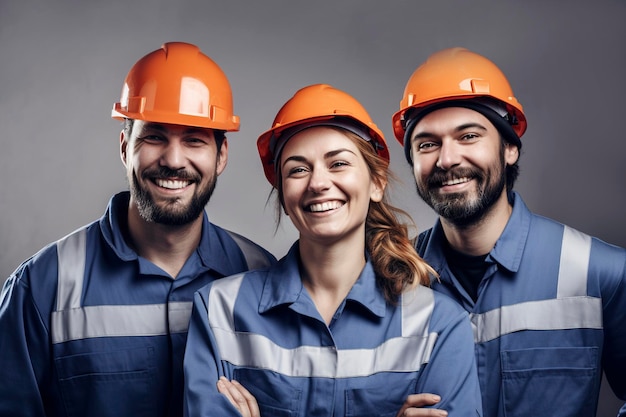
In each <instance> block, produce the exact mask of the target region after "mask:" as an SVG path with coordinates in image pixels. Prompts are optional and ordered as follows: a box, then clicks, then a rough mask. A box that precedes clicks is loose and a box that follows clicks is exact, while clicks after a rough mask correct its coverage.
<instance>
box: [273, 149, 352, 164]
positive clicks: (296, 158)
mask: <svg viewBox="0 0 626 417" xmlns="http://www.w3.org/2000/svg"><path fill="white" fill-rule="evenodd" d="M342 152H350V153H351V154H352V155H355V156H356V154H355V153H354V152H353V151H351V150H350V149H347V148H340V149H335V150H332V151H329V152H326V153H325V154H324V159H328V158H332V157H333V156H336V155H339V154H340V153H342ZM289 161H297V162H306V158H305V157H303V156H300V155H293V156H290V157H289V158H287V159H285V162H283V166H285V164H286V163H287V162H289Z"/></svg>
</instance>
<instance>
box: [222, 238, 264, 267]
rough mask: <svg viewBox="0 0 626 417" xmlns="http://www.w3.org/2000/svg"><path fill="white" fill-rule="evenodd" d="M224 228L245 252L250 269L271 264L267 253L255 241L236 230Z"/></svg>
mask: <svg viewBox="0 0 626 417" xmlns="http://www.w3.org/2000/svg"><path fill="white" fill-rule="evenodd" d="M224 230H225V231H226V232H227V233H228V234H229V235H230V237H232V238H233V240H234V241H235V243H236V244H237V246H239V249H241V252H243V256H244V257H245V258H246V263H247V264H248V269H258V268H263V267H266V266H268V265H269V263H268V261H267V257H266V256H265V254H264V253H263V252H262V251H261V250H260V249H259V248H258V247H257V246H256V245H255V244H254V243H252V242H251V241H250V240H248V239H246V238H245V237H243V236H241V235H239V234H237V233H235V232H231V231H230V230H226V229H224Z"/></svg>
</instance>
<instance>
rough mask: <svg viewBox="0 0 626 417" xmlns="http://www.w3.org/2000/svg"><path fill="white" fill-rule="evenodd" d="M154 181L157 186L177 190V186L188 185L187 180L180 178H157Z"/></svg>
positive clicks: (183, 186)
mask: <svg viewBox="0 0 626 417" xmlns="http://www.w3.org/2000/svg"><path fill="white" fill-rule="evenodd" d="M155 182H156V184H157V185H158V186H159V187H163V188H169V189H170V190H177V189H179V188H185V187H186V186H187V185H189V181H181V180H161V179H157V180H156V181H155Z"/></svg>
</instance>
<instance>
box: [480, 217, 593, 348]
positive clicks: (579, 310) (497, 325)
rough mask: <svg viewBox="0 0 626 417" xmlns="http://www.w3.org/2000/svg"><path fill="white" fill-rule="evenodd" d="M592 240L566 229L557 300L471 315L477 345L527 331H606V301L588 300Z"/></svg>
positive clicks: (541, 301) (532, 302)
mask: <svg viewBox="0 0 626 417" xmlns="http://www.w3.org/2000/svg"><path fill="white" fill-rule="evenodd" d="M590 254H591V238H590V237H589V236H587V235H585V234H584V233H581V232H578V231H576V230H574V229H572V228H570V227H567V226H565V229H564V231H563V240H562V245H561V256H560V260H559V275H558V283H557V297H556V298H554V299H549V300H539V301H529V302H524V303H519V304H513V305H508V306H502V307H500V308H498V309H494V310H491V311H488V312H486V313H482V314H470V319H471V321H472V327H473V329H474V341H475V342H476V343H482V342H487V341H490V340H493V339H497V338H498V337H500V336H503V335H506V334H510V333H513V332H518V331H523V330H568V329H602V300H601V299H600V298H595V297H589V296H587V274H588V270H589V258H590Z"/></svg>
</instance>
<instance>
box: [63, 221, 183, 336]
mask: <svg viewBox="0 0 626 417" xmlns="http://www.w3.org/2000/svg"><path fill="white" fill-rule="evenodd" d="M86 239H87V231H86V229H80V230H78V231H76V232H75V233H72V234H70V235H68V236H66V237H64V238H63V239H61V240H59V241H58V242H57V257H58V265H59V266H58V268H59V270H58V286H57V299H56V311H54V312H52V318H51V321H52V322H51V337H52V343H63V342H67V341H71V340H81V339H88V338H93V337H115V336H155V335H165V334H168V333H181V332H186V331H187V328H188V327H189V318H190V317H191V309H192V306H193V304H192V302H191V301H184V302H172V303H168V304H147V305H100V306H85V307H82V306H81V305H82V303H81V295H82V290H83V281H84V276H85V258H86V256H87V246H86Z"/></svg>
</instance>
